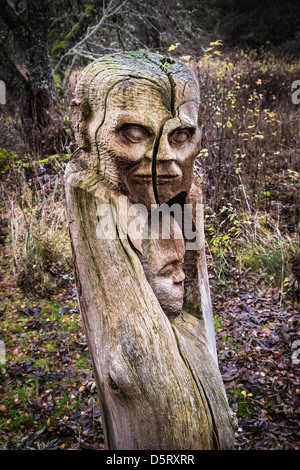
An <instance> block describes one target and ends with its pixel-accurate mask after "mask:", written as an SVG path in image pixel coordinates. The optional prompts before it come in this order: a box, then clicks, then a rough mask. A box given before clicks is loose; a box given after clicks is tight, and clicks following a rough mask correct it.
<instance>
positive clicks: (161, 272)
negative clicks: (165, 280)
mask: <svg viewBox="0 0 300 470" xmlns="http://www.w3.org/2000/svg"><path fill="white" fill-rule="evenodd" d="M178 264H181V261H180V260H178V259H176V258H175V259H173V260H171V261H170V262H169V263H167V264H165V265H164V266H163V267H162V268H160V269H159V270H158V272H157V274H164V271H165V270H166V271H168V269H170V268H172V267H173V266H176V265H178Z"/></svg>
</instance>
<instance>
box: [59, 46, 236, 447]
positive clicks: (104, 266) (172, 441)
mask: <svg viewBox="0 0 300 470" xmlns="http://www.w3.org/2000/svg"><path fill="white" fill-rule="evenodd" d="M72 106H73V123H74V129H75V133H76V139H77V142H78V144H79V148H78V150H77V151H76V152H75V154H74V156H73V158H72V160H71V161H70V163H69V164H68V166H67V170H66V195H67V212H68V220H69V228H70V237H71V242H72V250H73V258H74V267H75V276H76V286H77V294H78V301H79V305H80V310H81V314H82V319H83V324H84V328H85V333H86V337H87V341H88V346H89V351H90V354H91V357H92V362H93V367H94V373H95V377H96V382H97V387H98V392H99V398H100V404H101V410H102V422H103V429H104V434H105V444H106V448H107V449H118V450H120V449H125V450H135V449H157V450H166V449H177V450H179V449H180V450H187V449H190V450H192V449H231V448H233V445H234V430H235V420H234V416H233V413H232V412H231V410H230V408H229V406H228V402H227V399H226V393H225V390H224V386H223V382H222V378H221V375H220V372H219V368H218V364H217V358H216V349H215V338H214V331H213V318H212V310H211V302H210V295H209V286H208V279H207V269H206V260H205V249H204V229H203V213H202V200H201V188H200V187H199V186H198V185H197V182H196V181H194V180H193V165H194V160H195V158H196V156H197V154H198V152H199V147H200V141H201V112H202V111H201V110H202V108H201V106H200V99H199V90H198V85H197V81H196V79H195V76H194V75H193V73H192V72H191V71H190V70H189V69H188V68H186V67H185V66H184V65H182V64H180V63H178V62H175V63H169V62H168V61H167V60H166V59H165V58H163V57H161V56H159V55H156V54H152V55H150V54H146V53H127V54H114V55H111V56H106V57H103V58H102V59H100V60H99V61H97V62H95V63H93V64H91V65H90V66H88V67H87V69H86V70H85V71H84V72H83V74H82V75H81V78H80V80H79V83H78V85H77V89H76V94H75V100H74V102H73V104H72ZM199 110H200V111H199ZM120 201H121V202H122V204H123V205H120ZM124 201H125V205H124ZM175 203H176V204H177V205H178V207H179V208H182V209H183V212H184V207H185V205H188V207H190V208H192V209H191V212H190V217H191V218H192V222H193V228H194V232H193V234H194V235H193V236H194V239H196V240H197V242H198V243H197V244H196V245H195V248H193V249H188V243H190V242H191V240H190V239H189V237H187V236H186V233H185V232H186V231H185V224H187V222H186V220H185V223H184V222H183V220H179V219H180V217H179V219H178V218H177V219H176V218H175V217H174V218H172V217H171V219H172V221H173V222H172V230H173V232H172V233H171V235H170V238H169V239H167V240H161V239H160V236H158V239H156V240H155V243H154V242H153V240H152V241H151V239H150V240H146V241H145V240H144V239H143V237H142V236H141V232H138V231H137V230H136V231H135V232H134V233H133V231H132V226H130V223H131V222H130V221H132V219H130V217H129V218H128V217H127V214H129V215H130V214H131V215H132V214H133V213H134V212H132V211H133V209H134V208H136V207H137V204H140V205H141V204H142V205H143V208H145V211H146V216H145V215H144V218H143V217H142V218H140V219H139V220H140V224H139V226H141V225H142V226H143V224H144V223H145V222H146V220H148V218H149V215H151V214H153V211H155V210H157V208H158V209H159V208H161V207H162V205H164V206H165V207H170V205H171V204H175ZM138 207H140V206H138ZM199 208H200V209H199ZM104 209H105V210H106V212H105V211H104V212H105V217H103V215H104V212H103V210H104ZM141 212H142V213H143V211H142V210H141ZM183 212H182V213H181V212H179V213H180V214H183ZM134 214H135V216H136V214H137V212H135V213H134ZM140 215H141V214H140ZM163 217H164V216H163ZM133 219H134V217H133ZM196 219H197V220H196ZM104 220H105V223H104V222H103V221H104ZM199 220H200V222H199ZM182 222H183V223H182ZM136 227H137V225H136V226H135V228H136ZM175 232H176V233H177V234H178V233H179V236H178V237H177V235H175ZM143 233H144V232H143ZM157 233H158V234H159V233H160V226H159V227H158V232H157ZM165 265H166V266H167V268H166V266H165ZM191 313H192V314H193V315H191Z"/></svg>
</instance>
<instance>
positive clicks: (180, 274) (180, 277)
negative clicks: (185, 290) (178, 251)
mask: <svg viewBox="0 0 300 470" xmlns="http://www.w3.org/2000/svg"><path fill="white" fill-rule="evenodd" d="M184 280H185V274H184V272H183V271H181V270H180V271H178V272H177V273H176V274H175V275H174V277H173V281H174V284H181V283H182V282H183V281H184Z"/></svg>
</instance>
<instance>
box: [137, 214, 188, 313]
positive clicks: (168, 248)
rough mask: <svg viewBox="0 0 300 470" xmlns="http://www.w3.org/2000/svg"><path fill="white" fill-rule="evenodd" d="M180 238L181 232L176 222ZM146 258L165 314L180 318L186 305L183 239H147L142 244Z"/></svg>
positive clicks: (143, 261) (150, 282)
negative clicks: (179, 315) (184, 300)
mask: <svg viewBox="0 0 300 470" xmlns="http://www.w3.org/2000/svg"><path fill="white" fill-rule="evenodd" d="M173 227H174V230H175V232H177V237H179V236H181V232H180V229H179V227H178V226H177V224H175V222H174V225H173ZM143 252H144V255H143V257H142V258H141V262H142V265H143V268H144V271H145V274H146V277H147V280H148V282H149V284H150V286H151V287H152V290H153V292H154V294H155V295H156V297H157V299H158V301H159V303H160V305H161V307H162V309H163V311H164V312H165V314H166V315H168V316H171V317H174V316H177V315H178V314H179V313H180V311H181V309H182V305H183V297H184V284H183V282H184V279H185V275H184V272H183V261H184V255H185V247H184V241H183V238H175V236H174V232H173V236H172V238H171V239H161V238H160V239H153V238H152V239H151V238H149V239H147V240H144V242H143Z"/></svg>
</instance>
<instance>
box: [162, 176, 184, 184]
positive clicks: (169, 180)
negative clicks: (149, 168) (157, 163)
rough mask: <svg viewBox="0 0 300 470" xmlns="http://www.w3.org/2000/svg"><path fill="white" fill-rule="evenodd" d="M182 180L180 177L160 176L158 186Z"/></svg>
mask: <svg viewBox="0 0 300 470" xmlns="http://www.w3.org/2000/svg"><path fill="white" fill-rule="evenodd" d="M179 179H180V175H160V176H157V184H165V183H170V182H173V181H177V180H179Z"/></svg>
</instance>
